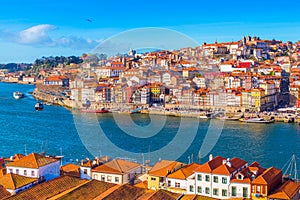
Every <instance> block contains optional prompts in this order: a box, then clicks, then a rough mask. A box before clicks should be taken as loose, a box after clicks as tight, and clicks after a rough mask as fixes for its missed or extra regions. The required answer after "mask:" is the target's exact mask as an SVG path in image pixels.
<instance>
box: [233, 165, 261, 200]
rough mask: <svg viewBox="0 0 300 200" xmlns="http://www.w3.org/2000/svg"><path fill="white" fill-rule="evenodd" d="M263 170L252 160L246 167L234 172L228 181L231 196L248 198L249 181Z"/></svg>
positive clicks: (249, 191) (249, 194) (249, 192)
mask: <svg viewBox="0 0 300 200" xmlns="http://www.w3.org/2000/svg"><path fill="white" fill-rule="evenodd" d="M264 171H265V169H264V168H262V167H261V166H260V164H259V163H257V162H253V163H252V164H251V165H249V166H248V167H246V168H244V169H243V170H241V171H239V172H238V173H236V174H235V175H234V176H233V178H232V179H231V181H230V187H231V196H232V197H233V198H248V199H249V198H250V197H251V182H252V180H254V179H255V178H256V177H258V176H259V175H260V174H262V173H263V172H264Z"/></svg>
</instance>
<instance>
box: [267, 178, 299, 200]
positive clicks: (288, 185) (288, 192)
mask: <svg viewBox="0 0 300 200" xmlns="http://www.w3.org/2000/svg"><path fill="white" fill-rule="evenodd" d="M299 190H300V183H295V182H293V181H291V180H289V181H287V182H285V183H284V184H282V185H281V186H280V187H279V188H278V189H277V190H276V191H275V192H274V193H273V194H271V195H269V196H268V198H270V199H293V198H294V197H295V195H297V193H298V192H299Z"/></svg>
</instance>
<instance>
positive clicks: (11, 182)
mask: <svg viewBox="0 0 300 200" xmlns="http://www.w3.org/2000/svg"><path fill="white" fill-rule="evenodd" d="M37 180H38V179H36V178H28V177H26V176H21V175H18V174H12V173H9V174H6V175H4V176H2V177H0V185H2V186H3V187H4V188H5V189H9V190H15V189H18V188H21V187H23V186H25V185H28V184H30V183H34V182H36V181H37Z"/></svg>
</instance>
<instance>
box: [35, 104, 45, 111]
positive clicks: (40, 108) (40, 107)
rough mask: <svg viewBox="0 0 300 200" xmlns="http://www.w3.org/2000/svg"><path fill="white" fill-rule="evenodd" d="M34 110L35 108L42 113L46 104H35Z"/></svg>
mask: <svg viewBox="0 0 300 200" xmlns="http://www.w3.org/2000/svg"><path fill="white" fill-rule="evenodd" d="M34 108H35V110H36V111H41V110H43V109H44V104H43V103H41V102H37V103H36V104H35V106H34Z"/></svg>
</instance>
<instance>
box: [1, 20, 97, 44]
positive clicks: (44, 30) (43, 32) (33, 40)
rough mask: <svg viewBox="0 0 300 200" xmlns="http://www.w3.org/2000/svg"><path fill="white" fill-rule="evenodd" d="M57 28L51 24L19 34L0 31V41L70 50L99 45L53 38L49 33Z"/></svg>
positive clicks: (71, 39) (76, 39)
mask: <svg viewBox="0 0 300 200" xmlns="http://www.w3.org/2000/svg"><path fill="white" fill-rule="evenodd" d="M57 29H58V27H56V26H54V25H51V24H40V25H36V26H32V27H30V28H27V29H25V30H22V31H19V32H13V31H10V30H0V39H2V41H6V42H12V43H17V44H21V45H29V46H35V47H63V48H71V49H91V48H94V47H95V46H97V44H99V42H98V41H96V40H92V39H89V38H87V39H86V38H82V37H77V36H61V37H59V38H55V37H53V36H51V32H53V31H55V30H57Z"/></svg>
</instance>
